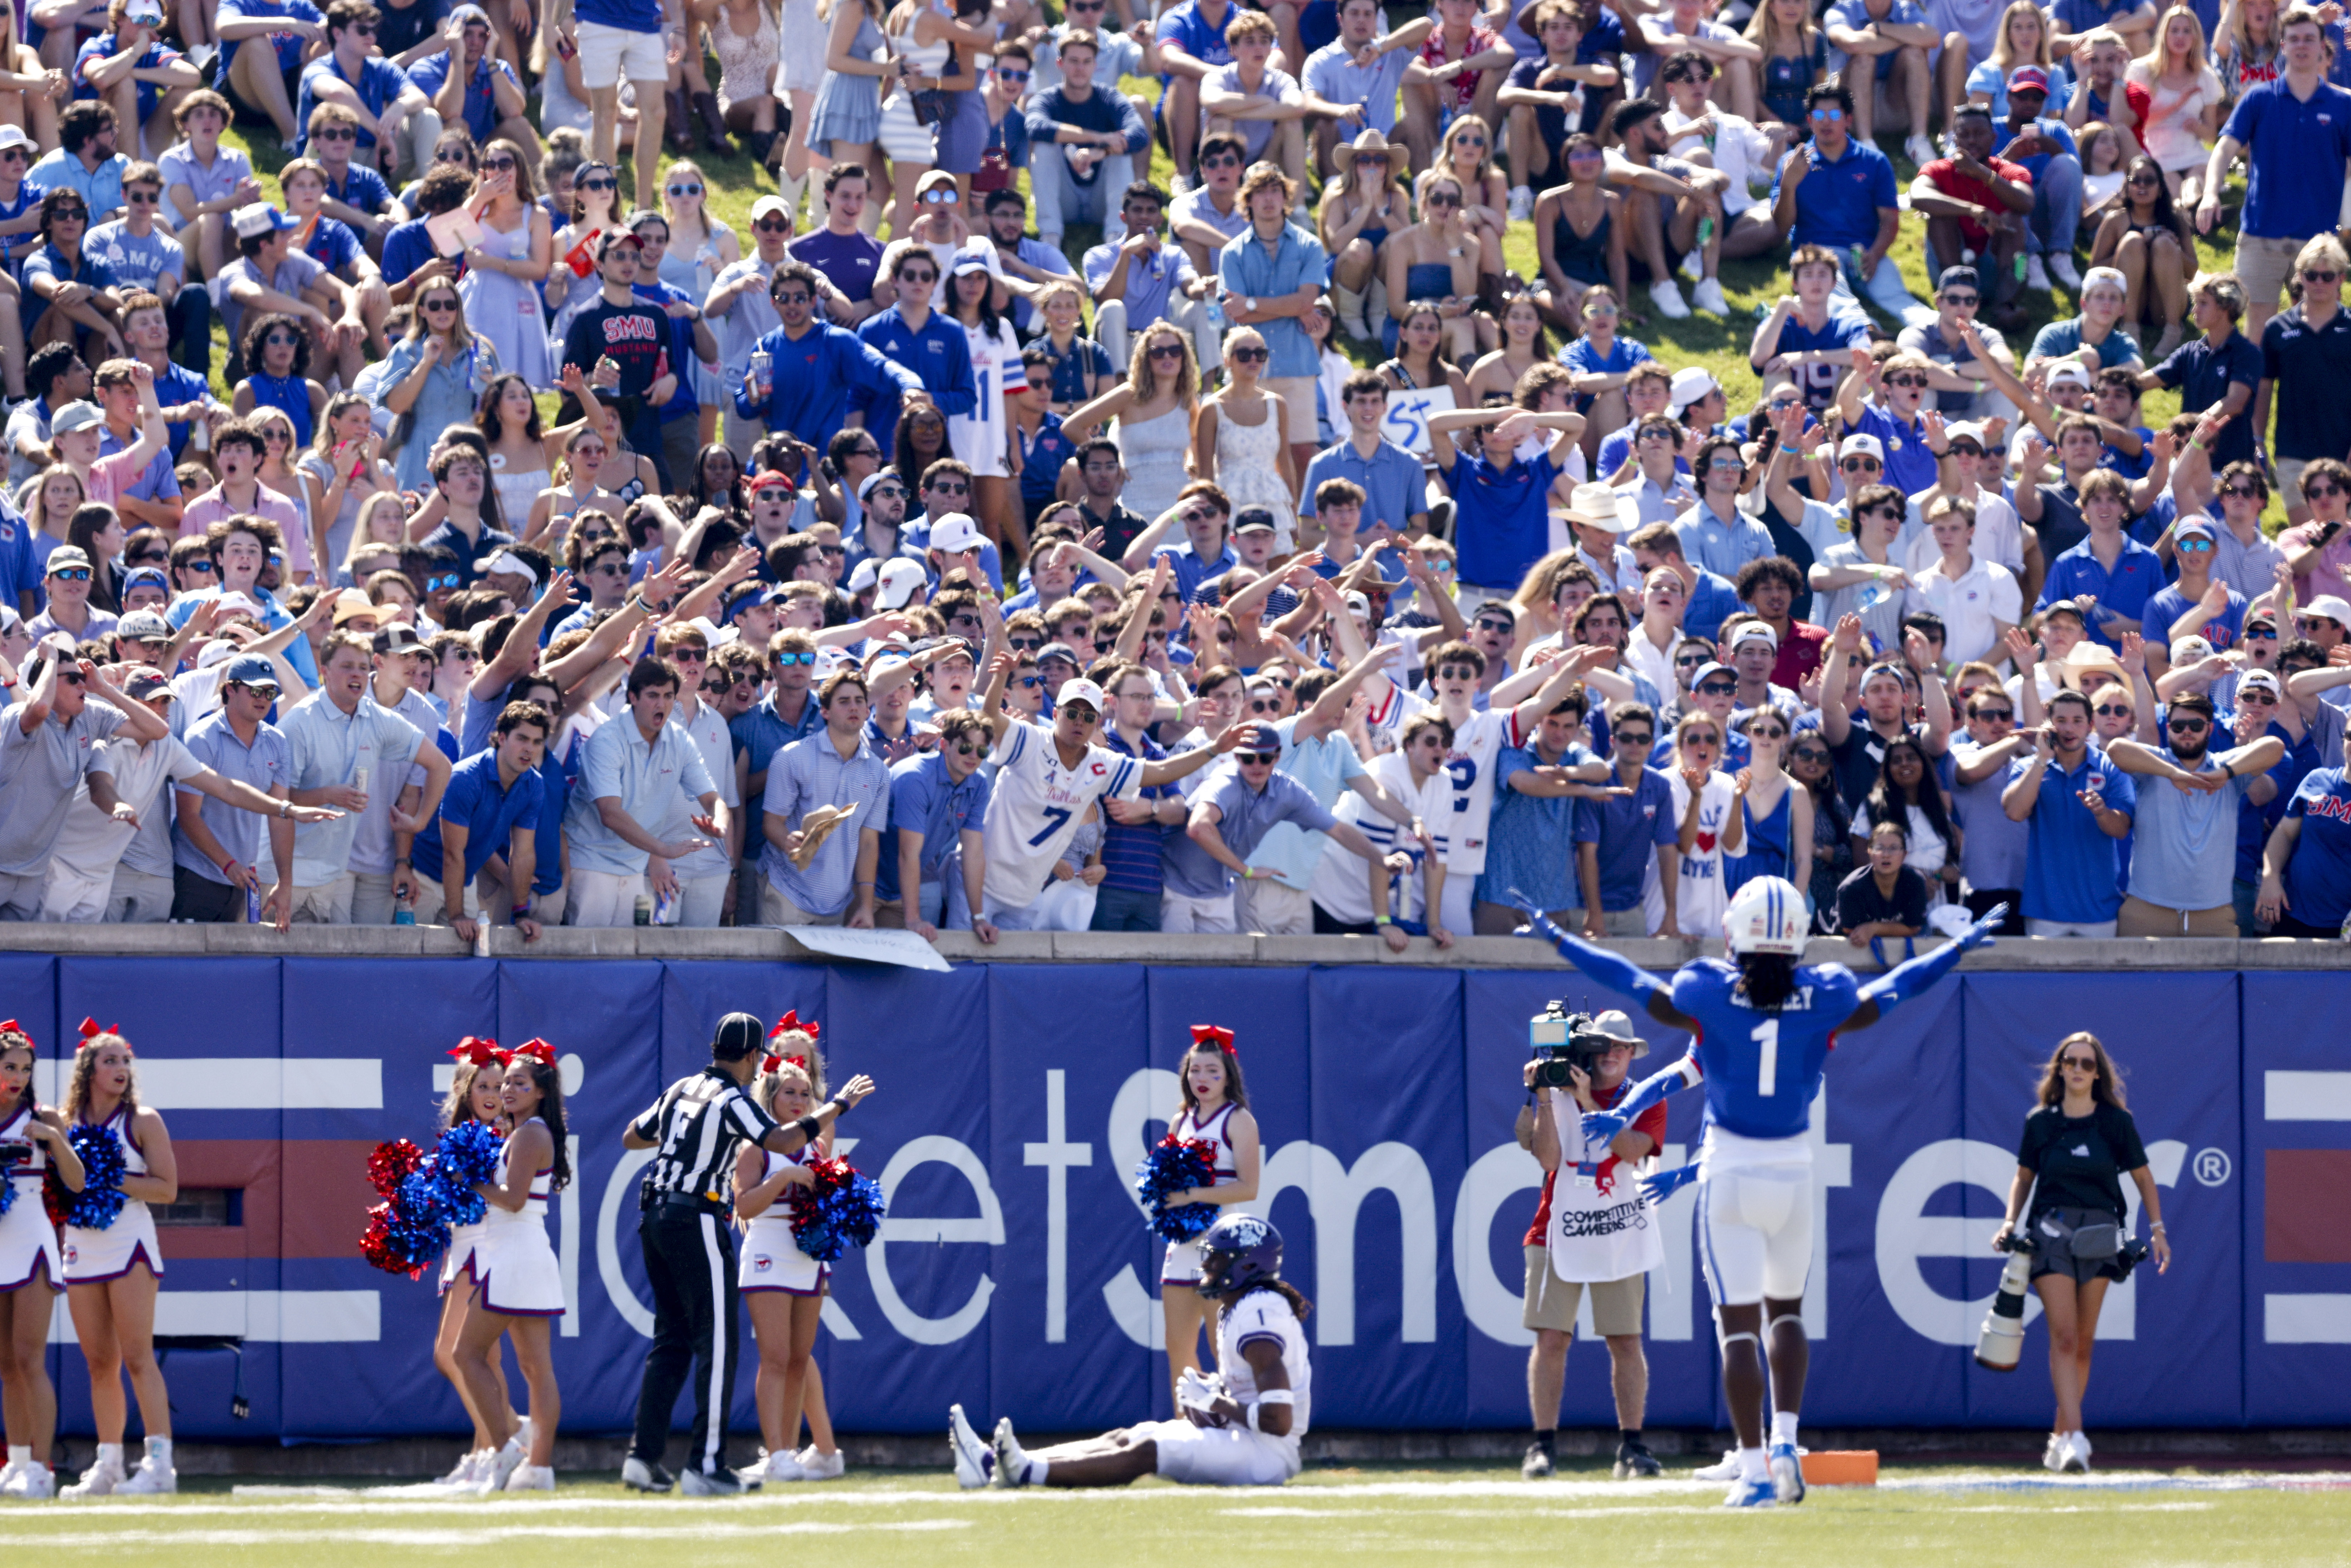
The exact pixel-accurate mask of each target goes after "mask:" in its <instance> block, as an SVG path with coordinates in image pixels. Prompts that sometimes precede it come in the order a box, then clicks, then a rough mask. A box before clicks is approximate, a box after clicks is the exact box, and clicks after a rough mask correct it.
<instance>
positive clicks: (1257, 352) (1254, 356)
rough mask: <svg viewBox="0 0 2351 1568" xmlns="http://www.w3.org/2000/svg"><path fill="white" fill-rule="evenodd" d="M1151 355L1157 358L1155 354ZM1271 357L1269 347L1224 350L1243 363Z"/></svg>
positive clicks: (1249, 363) (1232, 358)
mask: <svg viewBox="0 0 2351 1568" xmlns="http://www.w3.org/2000/svg"><path fill="white" fill-rule="evenodd" d="M1153 357H1154V358H1157V356H1156V355H1154V356H1153ZM1272 357H1273V350H1270V349H1227V350H1225V358H1227V359H1228V360H1237V361H1239V362H1240V363H1242V364H1245V365H1258V364H1263V363H1264V362H1265V361H1267V360H1270V359H1271V358H1272Z"/></svg>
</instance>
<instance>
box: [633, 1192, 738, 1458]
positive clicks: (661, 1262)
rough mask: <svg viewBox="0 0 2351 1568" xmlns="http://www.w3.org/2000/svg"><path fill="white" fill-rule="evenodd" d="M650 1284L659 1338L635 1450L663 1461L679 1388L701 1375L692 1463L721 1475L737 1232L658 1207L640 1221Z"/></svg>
mask: <svg viewBox="0 0 2351 1568" xmlns="http://www.w3.org/2000/svg"><path fill="white" fill-rule="evenodd" d="M637 1237H638V1239H640V1240H642V1241H643V1243H644V1249H645V1281H646V1283H647V1284H648V1285H650V1286H651V1287H652V1289H653V1348H652V1349H651V1350H648V1351H647V1352H645V1375H644V1382H643V1385H641V1386H640V1388H639V1389H638V1392H637V1430H636V1437H635V1439H634V1441H633V1442H632V1443H631V1444H630V1449H629V1451H630V1452H631V1453H632V1454H633V1455H634V1456H635V1457H636V1458H641V1459H643V1460H644V1461H645V1462H646V1463H648V1464H658V1463H660V1462H661V1458H662V1452H663V1450H664V1448H666V1447H667V1446H668V1444H669V1429H670V1421H671V1418H672V1416H674V1414H675V1413H676V1410H677V1396H678V1390H679V1389H680V1388H682V1387H684V1385H685V1381H686V1375H687V1374H688V1373H689V1372H691V1373H692V1374H693V1376H694V1438H693V1442H692V1444H691V1446H690V1447H689V1448H687V1449H686V1457H685V1465H686V1468H687V1469H698V1470H701V1471H703V1472H705V1474H716V1472H717V1470H718V1469H719V1467H720V1466H722V1465H724V1464H725V1463H726V1406H727V1402H728V1401H729V1400H730V1399H731V1398H732V1397H733V1396H734V1392H735V1362H736V1358H737V1354H738V1353H739V1349H740V1344H739V1342H740V1339H741V1335H740V1334H738V1333H737V1332H736V1310H735V1309H736V1301H737V1295H736V1289H735V1234H734V1231H733V1230H732V1229H730V1228H728V1226H727V1224H726V1219H725V1218H723V1217H721V1216H719V1215H716V1214H700V1213H696V1212H695V1211H694V1210H693V1209H689V1208H673V1207H663V1206H661V1205H658V1204H657V1205H655V1206H654V1207H653V1208H650V1209H648V1210H646V1211H645V1214H644V1216H643V1218H641V1219H639V1220H638V1221H637Z"/></svg>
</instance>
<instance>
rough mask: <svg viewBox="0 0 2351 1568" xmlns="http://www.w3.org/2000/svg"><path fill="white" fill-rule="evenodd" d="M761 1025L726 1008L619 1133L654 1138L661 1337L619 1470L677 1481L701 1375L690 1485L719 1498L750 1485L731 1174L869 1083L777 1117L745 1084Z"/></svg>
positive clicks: (653, 1257)
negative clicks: (681, 1417)
mask: <svg viewBox="0 0 2351 1568" xmlns="http://www.w3.org/2000/svg"><path fill="white" fill-rule="evenodd" d="M764 1040H765V1034H764V1031H763V1030H762V1027H761V1025H760V1023H759V1020H758V1019H755V1018H753V1017H752V1016H751V1015H750V1014H749V1013H728V1014H727V1015H726V1017H725V1018H723V1019H719V1020H718V1032H717V1033H716V1035H714V1036H712V1037H711V1041H710V1065H709V1066H708V1067H706V1068H705V1069H703V1070H702V1071H700V1072H697V1073H695V1075H694V1076H693V1077H691V1078H681V1079H679V1080H678V1081H677V1082H674V1083H673V1084H671V1085H670V1086H669V1088H668V1089H667V1090H666V1091H664V1093H663V1094H662V1097H661V1098H660V1099H659V1100H656V1101H654V1102H653V1105H652V1107H651V1108H650V1109H648V1110H647V1111H646V1112H645V1113H644V1114H643V1115H642V1116H639V1117H638V1118H637V1119H636V1120H635V1121H634V1122H632V1123H631V1124H629V1128H628V1130H627V1131H626V1132H624V1133H622V1134H621V1143H622V1146H623V1147H625V1148H631V1149H657V1150H659V1151H660V1152H659V1153H658V1154H657V1155H654V1157H653V1169H652V1170H650V1171H649V1172H647V1173H646V1176H645V1180H644V1186H643V1190H642V1192H641V1194H640V1197H639V1207H641V1208H642V1209H643V1216H642V1218H639V1220H638V1221H637V1235H638V1237H639V1239H642V1240H643V1243H644V1248H645V1279H646V1282H647V1283H648V1284H649V1285H651V1286H652V1288H653V1348H652V1349H651V1350H649V1351H647V1352H646V1353H645V1375H644V1383H643V1386H642V1387H641V1388H640V1389H639V1390H638V1394H637V1430H636V1436H635V1439H634V1440H633V1441H632V1443H631V1444H630V1445H629V1457H628V1458H627V1459H626V1460H625V1461H624V1462H623V1463H622V1466H621V1480H622V1484H624V1485H626V1486H630V1487H632V1488H634V1489H635V1490H638V1491H653V1492H665V1491H667V1490H670V1488H671V1487H672V1486H674V1485H675V1484H676V1482H675V1479H674V1478H673V1477H672V1476H671V1475H670V1473H669V1472H668V1471H667V1470H665V1469H663V1468H662V1462H661V1459H662V1450H663V1449H664V1448H666V1447H667V1446H668V1443H669V1428H670V1420H671V1417H672V1416H673V1415H674V1413H675V1411H676V1409H677V1394H678V1389H679V1388H680V1387H681V1386H682V1385H684V1382H685V1375H686V1371H687V1368H688V1367H689V1366H691V1367H692V1368H693V1369H694V1372H695V1382H694V1442H693V1447H692V1448H690V1449H689V1450H688V1451H687V1459H686V1466H685V1490H686V1493H687V1495H689V1496H693V1497H721V1496H726V1495H730V1494H732V1493H735V1492H738V1491H740V1490H743V1487H742V1483H741V1482H740V1481H738V1480H737V1479H736V1478H735V1473H734V1472H733V1471H732V1470H730V1469H727V1468H726V1405H727V1400H728V1398H729V1396H731V1395H732V1393H733V1391H734V1387H735V1358H736V1354H737V1351H736V1334H735V1303H736V1285H735V1234H734V1231H733V1229H732V1228H731V1227H730V1226H729V1225H728V1223H727V1201H728V1200H727V1196H726V1184H727V1176H728V1172H729V1171H730V1170H731V1169H732V1167H733V1166H734V1163H735V1151H736V1147H737V1145H740V1144H744V1143H756V1144H758V1145H759V1146H760V1147H761V1148H764V1149H767V1150H768V1151H770V1152H771V1153H774V1154H778V1155H789V1154H791V1153H793V1152H795V1151H796V1150H798V1149H799V1148H800V1147H801V1146H803V1145H806V1144H807V1143H808V1142H809V1141H810V1139H812V1138H815V1137H817V1136H819V1135H820V1134H822V1133H823V1131H824V1130H825V1129H826V1128H827V1127H830V1126H831V1124H833V1122H834V1120H835V1119H836V1118H838V1117H839V1116H840V1114H841V1113H842V1112H843V1111H846V1110H848V1109H849V1108H850V1107H851V1106H852V1105H854V1104H856V1103H858V1102H859V1101H860V1100H862V1099H864V1098H865V1096H867V1095H868V1094H871V1093H872V1092H873V1082H872V1080H871V1079H869V1078H866V1077H865V1076H863V1075H862V1074H860V1075H859V1076H858V1077H855V1078H852V1079H851V1080H850V1081H849V1082H848V1084H847V1085H846V1086H845V1087H843V1088H842V1089H841V1092H839V1093H837V1094H835V1095H834V1096H833V1097H832V1098H831V1100H830V1101H828V1102H827V1103H824V1104H823V1105H821V1106H820V1107H818V1109H817V1112H816V1113H815V1114H814V1115H812V1116H802V1117H801V1118H800V1119H799V1120H798V1121H796V1122H793V1123H791V1124H789V1125H783V1124H778V1122H777V1121H776V1120H775V1118H773V1117H771V1116H769V1115H768V1113H766V1112H765V1111H762V1110H761V1109H760V1108H759V1105H758V1102H757V1101H755V1100H753V1099H752V1098H751V1096H750V1095H749V1094H748V1093H747V1092H745V1085H747V1084H748V1083H749V1082H751V1078H752V1075H753V1074H754V1073H755V1072H757V1071H758V1065H759V1049H760V1046H761V1044H762V1043H763V1041H764Z"/></svg>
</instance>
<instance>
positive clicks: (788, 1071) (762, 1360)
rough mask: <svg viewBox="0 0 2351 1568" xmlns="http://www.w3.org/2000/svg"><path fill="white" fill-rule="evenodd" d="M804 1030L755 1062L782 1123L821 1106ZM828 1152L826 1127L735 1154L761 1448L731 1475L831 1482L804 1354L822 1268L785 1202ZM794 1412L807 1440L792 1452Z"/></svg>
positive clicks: (765, 1098) (741, 1272)
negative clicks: (780, 1145)
mask: <svg viewBox="0 0 2351 1568" xmlns="http://www.w3.org/2000/svg"><path fill="white" fill-rule="evenodd" d="M814 1028H815V1026H814V1025H810V1026H808V1029H807V1030H789V1031H784V1032H782V1033H780V1034H779V1035H778V1037H777V1038H776V1040H775V1041H774V1043H775V1044H777V1045H778V1047H779V1048H780V1052H781V1053H779V1054H775V1055H771V1056H769V1057H768V1059H767V1060H766V1061H764V1062H763V1063H761V1071H760V1074H759V1078H758V1082H755V1083H754V1084H753V1085H752V1088H751V1095H752V1098H753V1099H755V1100H757V1101H758V1103H759V1107H760V1109H762V1110H764V1111H766V1112H767V1113H768V1115H770V1116H773V1117H774V1118H775V1119H776V1120H777V1121H778V1122H781V1123H784V1124H790V1123H793V1122H796V1121H798V1120H799V1118H801V1117H802V1116H807V1115H811V1114H813V1113H815V1111H816V1108H817V1107H818V1106H819V1105H820V1104H822V1103H824V1099H825V1091H824V1060H823V1058H821V1057H820V1056H819V1055H818V1054H817V1050H816V1040H815V1037H814V1034H813V1032H812V1031H813V1030H814ZM831 1152H832V1139H831V1136H830V1135H829V1134H828V1135H826V1136H824V1137H821V1138H819V1139H817V1140H815V1141H814V1142H812V1143H808V1144H803V1145H800V1148H799V1152H798V1153H797V1154H789V1155H778V1154H770V1153H768V1151H767V1150H766V1149H763V1148H761V1147H759V1146H758V1145H756V1144H747V1145H744V1147H743V1149H742V1150H741V1152H740V1153H738V1154H737V1155H736V1156H735V1218H736V1219H737V1221H738V1222H741V1223H742V1225H743V1253H742V1260H741V1261H740V1262H739V1263H737V1265H736V1270H737V1272H736V1283H737V1288H738V1289H739V1290H740V1291H741V1292H742V1295H743V1299H744V1301H745V1302H746V1304H747V1305H748V1306H749V1307H750V1309H751V1333H752V1335H753V1337H755V1338H756V1339H757V1340H758V1342H759V1370H758V1375H757V1378H756V1379H755V1381H754V1384H753V1390H754V1396H755V1403H756V1404H757V1406H758V1412H759V1436H760V1437H761V1439H762V1440H763V1441H765V1443H766V1444H767V1449H768V1452H767V1458H765V1459H764V1460H763V1461H762V1462H761V1463H760V1464H758V1465H756V1466H753V1467H752V1468H750V1469H746V1470H743V1471H741V1472H739V1474H740V1476H741V1478H742V1479H743V1480H744V1482H745V1483H746V1484H754V1483H759V1482H767V1481H810V1480H831V1479H834V1478H835V1477H837V1476H839V1475H840V1474H841V1470H842V1468H843V1467H842V1462H841V1449H840V1448H839V1447H838V1446H837V1445H836V1444H835V1443H834V1441H833V1437H832V1422H831V1418H830V1416H829V1415H828V1413H827V1412H826V1410H825V1407H824V1384H823V1382H822V1380H821V1378H820V1375H819V1374H818V1372H817V1366H816V1362H815V1360H814V1359H813V1356H812V1353H813V1352H814V1351H815V1349H816V1332H817V1320H818V1318H819V1316H820V1314H821V1313H822V1312H823V1310H824V1291H825V1281H826V1280H827V1279H828V1278H830V1277H831V1273H832V1270H831V1266H830V1265H828V1264H823V1263H819V1262H818V1261H817V1260H815V1259H813V1258H811V1257H810V1256H809V1255H808V1254H807V1253H805V1252H803V1251H801V1250H800V1244H799V1239H798V1238H797V1237H795V1236H794V1235H793V1234H792V1221H791V1214H790V1207H789V1193H790V1191H791V1189H792V1188H793V1187H795V1186H807V1185H808V1184H809V1183H810V1180H811V1179H812V1177H811V1176H810V1172H809V1169H808V1163H809V1162H810V1160H815V1159H821V1158H824V1157H826V1156H828V1155H831ZM803 1410H805V1412H806V1414H807V1416H808V1424H809V1437H810V1445H809V1447H808V1448H806V1449H805V1450H802V1451H799V1452H795V1451H794V1448H795V1445H796V1444H798V1442H799V1435H800V1416H801V1414H802V1412H803Z"/></svg>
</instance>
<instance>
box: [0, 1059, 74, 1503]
mask: <svg viewBox="0 0 2351 1568" xmlns="http://www.w3.org/2000/svg"><path fill="white" fill-rule="evenodd" d="M34 1060H35V1052H34V1050H33V1040H32V1037H31V1036H30V1035H28V1034H26V1032H25V1031H24V1030H23V1029H22V1028H21V1027H20V1026H19V1025H18V1024H17V1022H16V1019H9V1020H8V1021H7V1022H6V1023H0V1107H5V1110H0V1182H6V1183H8V1184H9V1185H10V1187H11V1190H13V1191H14V1192H15V1194H16V1197H15V1199H14V1201H13V1202H11V1203H10V1204H9V1206H8V1212H7V1213H5V1214H0V1409H5V1416H6V1422H7V1428H8V1463H7V1465H6V1467H5V1469H0V1498H5V1499H7V1500H11V1501H16V1500H37V1499H40V1498H46V1497H50V1496H53V1495H55V1492H56V1489H57V1481H56V1479H55V1478H54V1477H52V1476H51V1475H50V1473H49V1446H50V1443H51V1441H52V1440H53V1439H54V1438H55V1437H56V1435H57V1389H56V1388H55V1387H54V1386H53V1385H51V1384H50V1382H49V1369H48V1358H47V1344H48V1337H49V1315H50V1311H51V1307H52V1303H53V1302H54V1301H56V1299H57V1291H59V1290H60V1289H62V1288H63V1287H64V1284H65V1264H64V1262H63V1260H61V1259H60V1258H59V1257H58V1255H57V1232H56V1231H55V1230H54V1229H52V1228H50V1226H49V1216H48V1213H47V1210H46V1209H44V1208H43V1207H41V1181H42V1177H43V1176H44V1175H45V1174H46V1173H47V1171H48V1169H49V1167H50V1166H51V1164H52V1163H54V1164H55V1166H56V1167H57V1175H58V1176H59V1177H60V1178H61V1179H62V1180H63V1181H64V1182H65V1184H66V1186H68V1188H70V1189H71V1190H73V1191H75V1192H79V1191H80V1190H81V1161H80V1160H79V1159H78V1158H77V1157H76V1156H75V1155H74V1152H73V1150H72V1149H71V1148H70V1147H68V1145H67V1143H66V1124H65V1118H63V1117H62V1116H59V1115H58V1114H57V1113H56V1112H55V1111H48V1110H44V1109H42V1108H41V1106H40V1105H39V1104H37V1103H35V1101H34V1099H33V1062H34Z"/></svg>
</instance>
